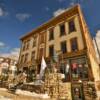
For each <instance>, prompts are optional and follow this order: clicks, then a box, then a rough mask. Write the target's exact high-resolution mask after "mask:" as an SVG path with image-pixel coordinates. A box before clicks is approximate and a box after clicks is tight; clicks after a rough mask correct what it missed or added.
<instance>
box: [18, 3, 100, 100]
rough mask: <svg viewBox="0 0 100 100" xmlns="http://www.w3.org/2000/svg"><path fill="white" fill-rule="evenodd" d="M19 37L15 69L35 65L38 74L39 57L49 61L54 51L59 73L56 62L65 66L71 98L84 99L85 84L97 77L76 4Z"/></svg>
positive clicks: (90, 49)
mask: <svg viewBox="0 0 100 100" xmlns="http://www.w3.org/2000/svg"><path fill="white" fill-rule="evenodd" d="M20 40H21V43H22V45H21V50H20V56H19V69H23V68H27V69H28V68H30V67H31V66H32V65H33V64H36V65H37V68H36V71H37V73H39V70H40V65H41V57H42V56H44V57H45V59H46V62H47V63H49V62H50V59H52V58H54V57H55V53H57V55H59V56H58V57H59V69H60V72H62V70H63V69H64V68H63V66H62V64H61V66H60V63H62V62H64V63H66V64H68V65H69V69H68V73H67V76H68V77H67V80H66V81H67V82H68V84H70V86H71V87H70V88H69V91H72V97H73V100H76V99H75V97H78V96H79V97H80V98H85V100H87V99H86V98H88V95H87V94H88V93H87V91H88V84H92V83H93V84H94V83H95V82H96V81H97V80H100V76H99V71H98V69H99V67H98V63H97V59H96V56H95V51H94V47H93V42H92V38H91V35H90V33H89V30H88V27H87V25H86V22H85V19H84V17H83V14H82V11H81V9H80V6H79V5H76V6H73V7H71V8H69V9H67V10H66V11H65V12H63V13H62V14H60V15H58V16H56V17H54V18H52V19H51V20H49V21H48V22H46V23H44V24H43V25H41V26H39V27H38V28H36V29H34V30H33V31H31V32H29V33H28V34H26V35H24V36H22V37H21V38H20ZM84 95H85V96H84ZM77 100H78V99H77ZM82 100H84V99H82Z"/></svg>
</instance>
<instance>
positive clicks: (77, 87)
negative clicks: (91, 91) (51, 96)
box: [72, 83, 84, 100]
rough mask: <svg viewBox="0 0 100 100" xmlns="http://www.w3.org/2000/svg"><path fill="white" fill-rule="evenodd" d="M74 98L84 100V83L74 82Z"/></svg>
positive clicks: (74, 99)
mask: <svg viewBox="0 0 100 100" xmlns="http://www.w3.org/2000/svg"><path fill="white" fill-rule="evenodd" d="M72 98H73V100H84V96H83V87H82V84H80V83H74V84H72Z"/></svg>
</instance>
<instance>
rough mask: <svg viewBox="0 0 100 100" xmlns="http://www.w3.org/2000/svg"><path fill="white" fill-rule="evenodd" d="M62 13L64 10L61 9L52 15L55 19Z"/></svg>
mask: <svg viewBox="0 0 100 100" xmlns="http://www.w3.org/2000/svg"><path fill="white" fill-rule="evenodd" d="M63 12H65V9H61V8H60V9H58V10H57V11H55V12H54V13H53V16H54V17H56V16H58V15H60V14H62V13H63Z"/></svg>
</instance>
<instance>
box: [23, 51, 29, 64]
mask: <svg viewBox="0 0 100 100" xmlns="http://www.w3.org/2000/svg"><path fill="white" fill-rule="evenodd" d="M28 55H29V54H28V53H26V54H25V60H24V62H25V63H26V62H27V61H28Z"/></svg>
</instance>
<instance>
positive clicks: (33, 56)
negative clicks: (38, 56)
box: [31, 51, 35, 61]
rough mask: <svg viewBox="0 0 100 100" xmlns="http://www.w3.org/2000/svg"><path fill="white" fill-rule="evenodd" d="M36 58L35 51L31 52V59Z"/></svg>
mask: <svg viewBox="0 0 100 100" xmlns="http://www.w3.org/2000/svg"><path fill="white" fill-rule="evenodd" d="M34 59H35V51H33V52H32V54H31V61H33V60H34Z"/></svg>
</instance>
